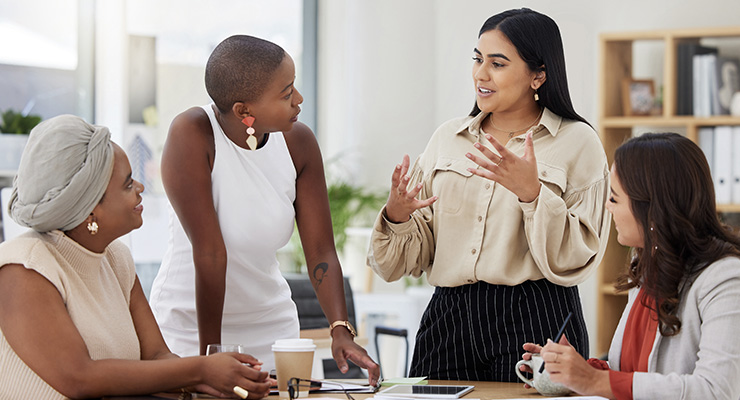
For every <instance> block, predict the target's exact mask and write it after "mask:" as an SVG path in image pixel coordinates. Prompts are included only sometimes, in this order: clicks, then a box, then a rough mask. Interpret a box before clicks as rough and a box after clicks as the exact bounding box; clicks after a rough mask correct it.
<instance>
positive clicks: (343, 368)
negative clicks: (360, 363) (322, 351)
mask: <svg viewBox="0 0 740 400" xmlns="http://www.w3.org/2000/svg"><path fill="white" fill-rule="evenodd" d="M347 369H348V368H347V366H346V365H345V366H343V367H342V373H345V372H347Z"/></svg>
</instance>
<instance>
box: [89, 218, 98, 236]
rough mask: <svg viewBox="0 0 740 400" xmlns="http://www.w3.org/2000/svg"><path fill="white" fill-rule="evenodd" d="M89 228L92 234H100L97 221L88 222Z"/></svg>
mask: <svg viewBox="0 0 740 400" xmlns="http://www.w3.org/2000/svg"><path fill="white" fill-rule="evenodd" d="M87 230H88V231H89V232H90V235H91V236H95V235H97V234H98V223H97V222H96V221H92V222H88V223H87Z"/></svg>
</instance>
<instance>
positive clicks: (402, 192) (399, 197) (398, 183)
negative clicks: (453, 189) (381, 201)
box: [385, 154, 437, 223]
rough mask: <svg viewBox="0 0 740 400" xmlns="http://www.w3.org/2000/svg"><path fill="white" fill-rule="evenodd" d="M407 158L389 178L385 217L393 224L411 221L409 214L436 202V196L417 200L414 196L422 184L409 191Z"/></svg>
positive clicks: (404, 158)
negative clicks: (389, 188)
mask: <svg viewBox="0 0 740 400" xmlns="http://www.w3.org/2000/svg"><path fill="white" fill-rule="evenodd" d="M408 171H409V156H408V154H406V155H404V156H403V161H401V163H400V164H398V165H396V168H395V169H394V170H393V175H392V176H391V191H390V195H389V196H388V202H387V203H386V205H385V213H386V217H387V218H388V219H389V220H390V221H391V222H394V223H400V222H406V221H408V220H409V219H411V214H412V213H413V212H414V211H416V210H418V209H420V208H424V207H428V206H430V205H432V203H434V202H435V201H437V196H432V197H430V198H428V199H426V200H419V199H417V198H416V195H418V194H419V191H421V188H422V186H423V184H422V183H421V182H419V183H418V184H416V185H415V186H413V187H412V188H411V190H409V188H408V185H409V179H410V178H409V176H408V175H406V173H407V172H408Z"/></svg>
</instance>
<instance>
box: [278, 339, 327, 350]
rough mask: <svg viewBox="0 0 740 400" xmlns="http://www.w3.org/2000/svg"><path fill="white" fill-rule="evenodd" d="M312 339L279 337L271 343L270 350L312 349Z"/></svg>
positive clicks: (313, 345) (314, 348)
mask: <svg viewBox="0 0 740 400" xmlns="http://www.w3.org/2000/svg"><path fill="white" fill-rule="evenodd" d="M314 350H316V345H315V344H313V339H280V340H276V341H275V344H273V345H272V351H314Z"/></svg>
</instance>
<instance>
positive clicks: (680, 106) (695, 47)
mask: <svg viewBox="0 0 740 400" xmlns="http://www.w3.org/2000/svg"><path fill="white" fill-rule="evenodd" d="M677 53H678V54H677V56H678V66H677V74H676V76H677V79H678V82H677V83H678V84H677V93H676V94H677V96H678V99H677V102H676V106H677V109H676V114H677V115H694V107H693V99H694V91H693V89H694V84H693V79H694V63H693V60H694V56H695V55H697V54H709V53H715V54H716V53H717V49H716V48H714V47H707V46H702V45H700V44H699V43H697V42H686V43H679V44H678V49H677Z"/></svg>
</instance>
